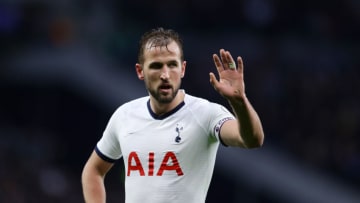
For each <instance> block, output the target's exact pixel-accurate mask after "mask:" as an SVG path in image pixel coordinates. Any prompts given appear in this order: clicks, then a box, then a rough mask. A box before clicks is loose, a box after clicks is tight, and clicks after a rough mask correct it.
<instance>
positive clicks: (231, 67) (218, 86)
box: [210, 49, 245, 100]
mask: <svg viewBox="0 0 360 203" xmlns="http://www.w3.org/2000/svg"><path fill="white" fill-rule="evenodd" d="M213 59H214V64H215V66H216V69H217V71H218V74H219V80H217V79H216V77H215V75H214V73H210V83H211V84H212V86H213V87H214V89H215V90H216V91H217V92H218V93H219V94H220V95H222V96H223V97H225V98H226V99H228V100H236V99H241V98H243V97H244V96H245V84H244V74H243V70H244V66H243V62H242V59H241V57H240V56H239V57H237V67H236V64H235V61H234V59H233V57H232V56H231V54H230V52H229V51H225V50H224V49H220V57H219V56H218V55H217V54H214V55H213Z"/></svg>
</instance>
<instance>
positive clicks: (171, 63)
mask: <svg viewBox="0 0 360 203" xmlns="http://www.w3.org/2000/svg"><path fill="white" fill-rule="evenodd" d="M167 65H168V66H169V67H170V68H176V67H178V63H177V62H176V61H171V62H169V63H168V64H167Z"/></svg>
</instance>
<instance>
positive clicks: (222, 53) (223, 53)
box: [220, 49, 229, 69]
mask: <svg viewBox="0 0 360 203" xmlns="http://www.w3.org/2000/svg"><path fill="white" fill-rule="evenodd" d="M220 58H221V62H222V64H223V67H224V69H228V68H229V65H228V61H227V57H226V51H225V50H224V49H220Z"/></svg>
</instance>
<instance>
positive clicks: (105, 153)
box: [95, 110, 122, 163]
mask: <svg viewBox="0 0 360 203" xmlns="http://www.w3.org/2000/svg"><path fill="white" fill-rule="evenodd" d="M119 115H121V113H120V112H119V110H117V111H116V112H115V113H114V114H113V115H112V117H111V118H110V120H109V122H108V124H107V126H106V128H105V130H104V132H103V135H102V137H101V139H100V140H99V141H98V143H97V145H96V147H95V152H96V153H97V154H98V155H99V156H100V157H101V158H102V159H103V160H105V161H107V162H110V163H112V162H115V161H116V160H118V159H120V158H121V157H122V152H121V148H120V143H119V139H118V135H117V132H118V130H119V129H118V128H121V126H120V124H121V123H120V122H118V121H119V120H121V119H120V118H119Z"/></svg>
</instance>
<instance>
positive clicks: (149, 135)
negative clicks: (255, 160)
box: [95, 94, 234, 203]
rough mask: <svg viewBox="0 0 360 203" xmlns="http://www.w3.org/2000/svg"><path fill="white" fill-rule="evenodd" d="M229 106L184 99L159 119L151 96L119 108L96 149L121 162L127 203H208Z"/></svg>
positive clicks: (99, 152)
mask: <svg viewBox="0 0 360 203" xmlns="http://www.w3.org/2000/svg"><path fill="white" fill-rule="evenodd" d="M230 119H234V116H233V114H231V113H230V112H229V111H228V110H227V109H226V108H225V107H223V106H221V105H219V104H216V103H212V102H209V101H207V100H205V99H201V98H197V97H194V96H191V95H188V94H185V98H184V101H183V102H182V103H181V104H179V105H178V106H177V107H176V108H175V109H173V110H172V111H171V112H168V113H167V114H165V115H162V116H157V115H156V114H154V113H153V112H152V110H151V108H150V100H149V97H148V96H147V97H143V98H139V99H136V100H133V101H131V102H128V103H125V104H123V105H122V106H120V107H119V108H118V109H117V110H116V111H115V113H114V114H113V115H112V117H111V118H110V121H109V123H108V125H107V127H106V129H105V131H104V134H103V136H102V138H101V139H100V140H99V142H98V143H97V146H96V148H95V150H96V152H97V154H98V155H99V156H100V157H101V158H103V159H104V160H106V161H110V162H111V161H115V160H117V159H120V158H121V157H123V159H124V165H125V196H126V202H129V203H143V202H147V203H169V202H171V203H184V202H186V203H200V202H205V199H206V194H207V191H208V188H209V185H210V181H211V177H212V174H213V169H214V164H215V158H216V152H217V149H218V147H219V141H220V138H219V132H220V128H221V126H222V124H223V123H224V122H226V121H227V120H230Z"/></svg>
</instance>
